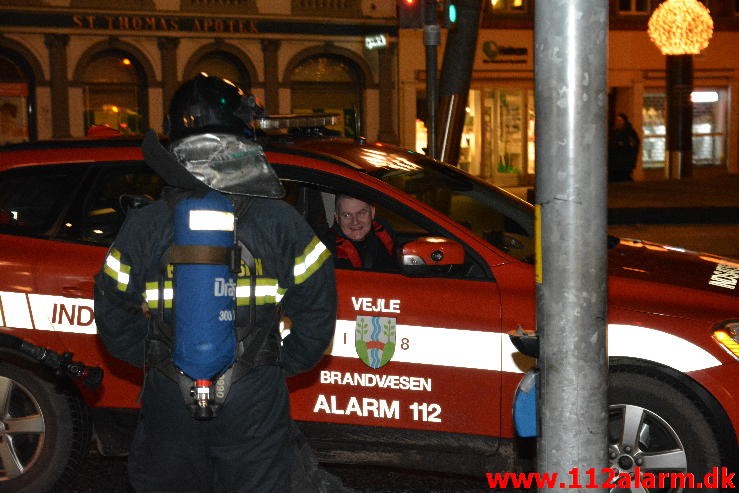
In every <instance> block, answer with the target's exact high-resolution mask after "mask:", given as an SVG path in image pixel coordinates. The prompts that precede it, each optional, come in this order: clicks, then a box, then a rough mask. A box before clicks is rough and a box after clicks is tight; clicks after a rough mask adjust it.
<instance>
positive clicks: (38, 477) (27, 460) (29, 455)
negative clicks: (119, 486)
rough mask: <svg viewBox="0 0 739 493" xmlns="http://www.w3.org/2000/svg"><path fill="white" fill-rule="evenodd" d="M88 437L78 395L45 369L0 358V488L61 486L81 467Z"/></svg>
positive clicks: (25, 492) (23, 491)
mask: <svg viewBox="0 0 739 493" xmlns="http://www.w3.org/2000/svg"><path fill="white" fill-rule="evenodd" d="M2 357H3V358H4V359H7V358H6V355H5V354H3V355H2ZM89 441H90V427H89V421H88V418H87V413H86V410H85V408H84V405H83V403H82V402H81V400H80V399H79V398H78V397H77V396H74V395H72V394H71V393H69V392H65V391H63V390H62V389H61V388H60V386H59V385H57V384H55V382H53V381H51V380H47V379H45V378H43V372H42V371H41V369H39V372H35V371H33V369H32V367H31V366H29V365H27V364H25V363H24V362H22V361H21V362H19V364H18V365H15V364H11V363H7V362H2V363H0V492H6V491H7V492H10V491H12V492H14V493H31V492H33V493H38V492H47V491H48V492H51V491H54V492H57V491H63V490H64V487H65V485H67V484H68V483H69V482H71V481H72V480H73V479H74V478H75V477H76V476H77V474H78V473H79V467H80V463H81V461H82V460H83V458H84V457H85V456H86V454H87V451H88V447H89Z"/></svg>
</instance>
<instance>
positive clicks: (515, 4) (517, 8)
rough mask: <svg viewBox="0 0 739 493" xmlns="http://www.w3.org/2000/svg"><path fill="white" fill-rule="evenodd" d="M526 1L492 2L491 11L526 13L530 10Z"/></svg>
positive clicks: (498, 0)
mask: <svg viewBox="0 0 739 493" xmlns="http://www.w3.org/2000/svg"><path fill="white" fill-rule="evenodd" d="M527 3H528V2H527V1H526V0H490V10H491V11H492V12H500V13H510V14H515V13H524V12H526V11H527V10H528V8H527V5H526V4H527Z"/></svg>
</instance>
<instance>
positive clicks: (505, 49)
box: [399, 0, 739, 187]
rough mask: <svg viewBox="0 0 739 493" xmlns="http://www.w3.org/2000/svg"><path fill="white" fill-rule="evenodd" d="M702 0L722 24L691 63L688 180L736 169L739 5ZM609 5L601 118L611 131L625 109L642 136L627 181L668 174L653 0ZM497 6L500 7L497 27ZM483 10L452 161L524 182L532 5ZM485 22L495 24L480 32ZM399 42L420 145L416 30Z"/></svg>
mask: <svg viewBox="0 0 739 493" xmlns="http://www.w3.org/2000/svg"><path fill="white" fill-rule="evenodd" d="M706 3H708V6H709V8H713V9H714V12H713V14H712V15H714V18H716V19H719V21H717V26H718V28H717V30H716V32H715V33H714V37H713V40H712V41H711V44H710V46H708V47H707V48H706V49H705V52H703V53H701V55H699V56H696V57H695V61H694V66H695V73H694V90H693V97H692V105H693V108H692V110H693V122H692V129H693V140H692V143H693V155H692V159H693V174H694V175H695V176H705V175H714V174H721V173H726V172H729V173H739V162H738V160H739V133H737V128H739V59H738V58H737V57H736V55H735V53H734V52H735V49H734V47H735V46H737V45H739V2H735V3H736V6H735V5H734V4H733V3H731V2H715V1H708V2H706ZM610 5H611V8H610V12H611V14H612V19H611V20H612V22H611V29H610V32H609V40H608V48H609V52H608V95H607V96H608V116H607V118H608V122H607V124H608V127H609V128H610V127H611V126H612V124H613V120H614V117H615V115H617V114H618V113H625V114H626V115H628V116H629V118H630V120H631V122H632V124H633V125H634V127H635V129H636V131H637V132H638V134H639V136H640V138H641V149H640V157H639V159H638V162H637V167H636V169H635V171H634V173H633V177H634V179H637V180H659V179H666V178H669V176H668V170H667V164H668V163H667V155H666V122H667V114H666V107H667V106H666V87H665V85H666V83H665V75H666V74H665V63H664V57H663V55H662V54H661V53H660V52H659V50H658V49H657V48H656V47H655V46H654V45H653V43H651V42H650V39H649V37H648V36H647V32H646V24H647V20H648V18H649V14H650V12H651V10H652V9H654V8H655V7H656V5H658V2H657V1H654V2H650V1H647V0H644V1H640V2H633V1H631V2H630V1H626V2H622V1H620V2H610ZM501 9H507V10H505V14H504V15H503V16H502V17H500V19H502V20H500V21H499V22H497V23H496V22H495V20H494V19H496V17H495V16H496V15H498V12H499V11H500V10H501ZM488 10H489V12H488V14H487V17H485V18H484V19H483V27H482V29H481V30H480V32H479V35H478V41H477V47H476V50H475V53H474V55H473V56H474V64H473V72H472V77H471V84H470V92H469V94H468V99H467V111H466V118H465V125H464V130H463V133H462V137H461V141H460V158H459V162H458V163H457V164H458V165H459V166H460V167H461V168H463V169H465V170H468V171H469V172H470V173H472V174H474V175H476V176H479V177H480V178H483V179H486V180H489V181H491V182H492V183H494V184H497V185H501V186H505V187H510V186H531V185H533V184H534V183H535V172H536V170H535V155H534V148H535V138H536V137H535V134H534V127H535V94H534V91H533V88H534V67H533V56H534V53H533V48H534V47H533V29H532V28H533V10H532V8H531V3H530V2H523V3H522V2H512V1H505V2H504V1H502V0H501V1H499V2H495V5H494V6H493V7H488ZM491 19H492V21H491ZM486 22H487V25H493V26H498V25H500V26H501V28H497V27H496V28H495V29H492V28H486ZM504 26H509V28H503V27H504ZM732 26H733V27H732ZM444 34H445V35H446V31H445V32H444ZM443 38H444V36H443ZM399 39H400V42H399V48H400V55H399V60H400V67H399V78H400V83H401V89H402V90H401V92H400V95H401V98H402V101H401V110H400V115H401V143H403V144H405V145H407V146H409V147H415V148H416V149H423V148H424V147H425V139H426V136H425V126H424V125H423V119H424V116H425V112H424V108H425V104H426V103H425V100H424V98H425V79H426V77H425V70H424V65H423V62H424V61H423V59H422V58H421V59H419V57H418V53H420V52H421V50H422V49H423V48H422V46H423V39H422V32H421V31H420V30H415V31H414V30H401V32H400V33H399ZM441 49H442V50H443V42H442V48H441ZM419 119H420V120H421V122H419V121H418V120H419Z"/></svg>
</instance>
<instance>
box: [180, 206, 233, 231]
mask: <svg viewBox="0 0 739 493" xmlns="http://www.w3.org/2000/svg"><path fill="white" fill-rule="evenodd" d="M190 229H191V230H192V231H233V230H234V215H233V213H231V212H226V211H210V210H193V211H190Z"/></svg>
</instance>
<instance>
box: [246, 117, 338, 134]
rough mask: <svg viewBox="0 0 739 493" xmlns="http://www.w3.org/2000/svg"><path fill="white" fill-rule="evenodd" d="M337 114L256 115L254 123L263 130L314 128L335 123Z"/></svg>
mask: <svg viewBox="0 0 739 493" xmlns="http://www.w3.org/2000/svg"><path fill="white" fill-rule="evenodd" d="M338 122H339V115H335V114H329V113H314V114H307V115H271V116H263V117H257V118H255V119H254V125H255V126H256V127H257V128H258V129H260V130H263V131H268V130H282V129H292V128H316V127H328V126H332V125H336V124H337V123H338Z"/></svg>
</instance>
